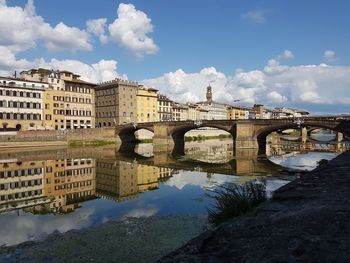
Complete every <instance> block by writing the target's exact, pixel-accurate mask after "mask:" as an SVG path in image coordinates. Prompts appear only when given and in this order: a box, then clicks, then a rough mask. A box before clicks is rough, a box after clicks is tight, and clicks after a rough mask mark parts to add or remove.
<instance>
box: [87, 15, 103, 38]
mask: <svg viewBox="0 0 350 263" xmlns="http://www.w3.org/2000/svg"><path fill="white" fill-rule="evenodd" d="M106 22H107V19H106V18H99V19H92V20H88V21H87V22H86V27H87V29H86V30H87V31H88V32H89V33H92V34H94V35H96V36H98V38H99V40H100V42H101V43H103V44H105V43H107V41H108V37H107V36H106V35H105V28H106Z"/></svg>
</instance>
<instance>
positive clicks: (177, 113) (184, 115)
mask: <svg viewBox="0 0 350 263" xmlns="http://www.w3.org/2000/svg"><path fill="white" fill-rule="evenodd" d="M172 114H173V117H172V120H173V121H187V119H188V106H187V105H183V104H179V103H173V105H172Z"/></svg>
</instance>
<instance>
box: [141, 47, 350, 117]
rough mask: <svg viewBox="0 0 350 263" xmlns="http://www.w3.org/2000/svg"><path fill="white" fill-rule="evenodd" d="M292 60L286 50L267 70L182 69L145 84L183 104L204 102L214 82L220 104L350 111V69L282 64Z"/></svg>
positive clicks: (147, 81) (322, 65) (214, 92)
mask: <svg viewBox="0 0 350 263" xmlns="http://www.w3.org/2000/svg"><path fill="white" fill-rule="evenodd" d="M292 57H293V54H292V53H291V52H286V51H285V52H283V53H282V54H281V55H280V56H278V57H277V58H275V59H271V60H269V61H268V63H267V65H266V67H265V68H264V70H263V71H262V70H252V71H243V70H238V71H236V72H235V73H234V74H233V75H232V76H226V75H225V74H223V73H222V72H219V71H218V70H217V69H215V68H214V67H208V68H204V69H202V70H200V71H199V72H198V73H188V72H185V71H184V70H182V69H179V70H176V71H174V72H169V73H166V74H164V75H163V76H161V77H158V78H154V79H147V80H144V81H143V83H144V84H145V85H148V86H152V87H155V88H157V89H159V90H160V92H161V93H164V94H166V95H168V96H169V97H170V98H171V99H173V100H177V101H180V102H187V101H190V102H196V101H199V100H204V99H205V92H206V87H207V85H208V83H211V86H212V87H213V98H214V100H216V101H220V102H225V103H232V104H233V101H234V100H236V99H239V100H240V103H241V104H242V105H252V104H253V103H263V104H265V105H267V106H269V107H274V106H277V104H278V105H281V104H282V105H284V106H290V107H302V108H305V109H317V108H320V107H322V109H323V110H324V111H328V112H330V113H332V112H349V106H348V102H349V101H350V95H349V91H348V87H349V86H350V67H340V66H330V65H325V64H320V65H300V66H287V65H283V64H281V62H282V61H284V60H286V59H290V58H292ZM335 106H336V107H335ZM311 111H312V110H311ZM318 111H319V110H318Z"/></svg>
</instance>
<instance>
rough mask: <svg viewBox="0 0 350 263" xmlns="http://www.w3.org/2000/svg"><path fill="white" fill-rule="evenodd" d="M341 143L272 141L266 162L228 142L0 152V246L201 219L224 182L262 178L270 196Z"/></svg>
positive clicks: (341, 146)
mask: <svg viewBox="0 0 350 263" xmlns="http://www.w3.org/2000/svg"><path fill="white" fill-rule="evenodd" d="M348 148H349V147H348V144H345V143H342V144H334V143H329V142H322V143H321V142H312V143H306V144H302V143H300V142H296V141H287V140H280V139H278V140H277V141H276V140H273V139H271V140H270V141H269V143H268V147H267V155H266V156H258V155H257V152H256V151H255V150H242V151H235V152H234V151H233V150H232V140H229V139H225V140H208V141H200V142H189V143H186V146H185V156H180V157H179V156H178V157H176V158H175V157H173V156H171V154H169V153H157V154H155V153H153V149H152V144H141V145H138V146H137V147H136V149H135V153H120V152H118V151H116V149H115V147H114V146H108V147H94V148H70V149H67V148H59V149H53V150H50V149H45V150H42V149H40V150H30V151H29V150H28V151H27V152H26V151H21V152H19V151H11V152H2V153H1V154H0V198H1V199H0V225H1V228H0V246H10V245H16V244H19V243H22V242H25V241H30V240H42V239H44V238H46V237H47V235H49V234H51V233H53V232H60V233H65V232H67V231H69V230H72V229H82V228H88V227H91V226H96V225H100V224H102V223H105V222H107V221H110V220H121V219H125V218H128V217H136V218H139V217H150V216H156V217H160V216H169V215H170V216H179V215H203V214H206V213H207V208H208V207H209V206H210V204H211V201H212V200H210V199H209V198H208V197H207V193H208V191H210V190H212V189H214V188H215V187H217V186H218V185H221V184H223V183H226V182H234V183H237V184H243V183H245V182H248V181H250V180H253V179H257V178H258V179H259V180H263V182H264V183H265V184H266V189H267V192H268V194H269V195H271V193H272V192H273V191H274V190H275V189H277V188H279V187H281V186H282V185H284V184H286V183H288V182H289V181H290V180H292V179H293V178H295V177H296V176H298V174H299V173H300V171H303V170H311V169H313V168H315V167H316V166H317V162H318V161H320V160H321V159H327V160H330V159H332V158H334V157H335V156H337V155H338V154H340V153H341V152H343V151H345V150H346V149H348Z"/></svg>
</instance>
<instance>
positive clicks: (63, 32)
mask: <svg viewBox="0 0 350 263" xmlns="http://www.w3.org/2000/svg"><path fill="white" fill-rule="evenodd" d="M43 38H44V39H45V41H46V46H47V48H48V50H50V51H64V50H68V51H71V52H76V51H78V50H92V45H91V44H90V40H89V35H88V33H87V32H86V31H84V30H80V29H79V28H76V27H68V26H66V25H65V24H63V23H62V22H61V23H59V24H57V25H56V26H55V27H54V28H50V29H49V30H47V31H46V32H45V34H43Z"/></svg>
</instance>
